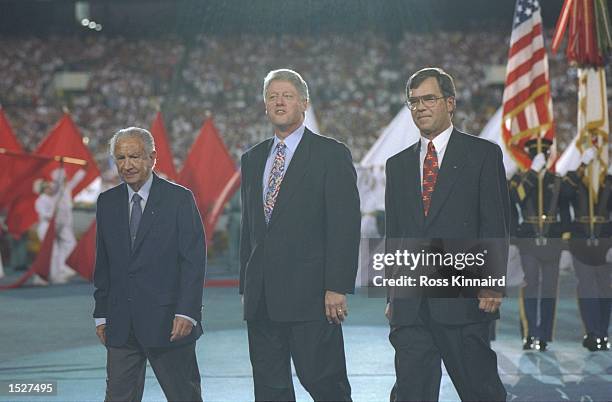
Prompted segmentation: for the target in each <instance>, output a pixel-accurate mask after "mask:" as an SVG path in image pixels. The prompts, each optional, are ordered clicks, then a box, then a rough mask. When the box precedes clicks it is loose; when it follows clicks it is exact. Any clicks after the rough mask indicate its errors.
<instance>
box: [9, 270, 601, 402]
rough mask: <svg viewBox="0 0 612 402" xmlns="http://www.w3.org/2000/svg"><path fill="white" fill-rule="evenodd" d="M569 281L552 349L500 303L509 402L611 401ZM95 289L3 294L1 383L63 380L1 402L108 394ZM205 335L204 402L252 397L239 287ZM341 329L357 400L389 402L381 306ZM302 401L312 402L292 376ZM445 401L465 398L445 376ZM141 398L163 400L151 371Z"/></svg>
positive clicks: (201, 351) (219, 299)
mask: <svg viewBox="0 0 612 402" xmlns="http://www.w3.org/2000/svg"><path fill="white" fill-rule="evenodd" d="M566 278H567V279H564V280H563V282H564V283H565V286H564V287H563V289H562V292H561V294H563V295H564V296H562V297H561V299H560V303H559V306H558V309H557V322H556V333H555V341H554V342H553V343H551V344H550V348H549V351H547V352H543V353H542V352H526V353H524V352H523V351H522V350H521V341H520V337H519V330H518V321H519V319H518V303H517V300H516V298H513V297H509V298H507V299H506V300H505V301H504V305H503V310H502V319H501V320H500V322H499V323H498V328H497V340H496V341H495V342H493V346H494V349H495V350H496V351H497V353H498V362H499V367H500V371H501V374H502V380H503V382H504V384H505V386H506V389H507V391H508V392H509V399H508V400H509V401H560V400H563V401H607V400H609V399H610V395H612V385H611V384H612V352H595V353H592V352H588V351H586V349H584V348H582V347H581V346H580V341H581V337H582V324H581V321H580V318H579V316H578V314H577V308H576V300H575V298H574V295H573V290H572V289H573V285H572V283H571V278H570V277H566ZM91 294H92V285H91V284H88V283H84V282H80V281H78V282H73V283H70V284H67V285H59V286H52V287H42V288H41V287H28V288H22V289H18V290H11V291H4V292H0V317H1V318H0V319H1V320H2V325H1V327H0V381H7V380H8V381H16V380H19V381H20V382H32V381H43V380H44V381H46V380H55V381H57V390H58V393H57V396H54V397H32V398H29V397H26V396H20V397H11V396H6V395H4V396H0V401H9V400H10V401H15V400H16V401H26V400H36V401H66V402H67V401H99V400H102V399H103V395H104V388H105V350H104V348H103V347H102V346H101V345H100V344H99V343H98V340H97V338H96V336H95V333H94V328H93V320H92V319H91V311H92V306H93V299H92V297H91ZM204 304H205V316H204V317H205V318H204V327H205V332H204V335H203V337H202V338H201V339H200V341H198V343H197V354H198V360H199V365H200V371H201V375H202V390H203V396H204V400H205V401H241V402H243V401H249V400H252V399H253V396H252V395H253V394H252V379H251V371H250V364H249V358H248V349H247V336H246V327H245V324H244V322H243V321H242V320H241V306H240V299H239V297H238V295H237V291H236V289H235V288H207V289H205V295H204ZM349 305H350V308H351V315H350V317H349V320H348V322H347V323H346V324H345V326H344V331H345V345H346V353H347V364H348V372H349V379H350V381H351V385H352V389H353V399H354V400H355V401H363V402H365V401H385V400H388V395H389V390H390V389H391V387H392V385H393V382H394V368H393V349H392V348H391V346H390V344H389V342H388V340H387V335H388V326H387V324H386V320H385V318H384V317H383V314H382V313H383V308H384V300H383V299H372V298H368V296H367V294H366V292H364V291H358V292H357V294H356V295H354V296H352V297H350V299H349ZM294 382H295V385H296V393H297V399H298V401H309V400H311V399H310V397H309V396H308V394H307V393H306V392H305V391H304V390H303V389H302V388H301V386H300V385H299V382H298V380H297V377H295V376H294ZM440 399H441V400H448V401H455V400H459V399H458V397H457V394H456V392H455V389H454V387H453V385H452V383H451V381H450V379H449V377H448V376H447V375H446V374H445V375H444V378H443V383H442V388H441V395H440ZM144 400H146V401H162V400H164V396H163V393H162V391H161V388H160V387H159V385H158V383H157V381H156V379H155V377H154V375H153V371H152V370H151V369H150V368H149V369H148V370H147V381H146V385H145V393H144Z"/></svg>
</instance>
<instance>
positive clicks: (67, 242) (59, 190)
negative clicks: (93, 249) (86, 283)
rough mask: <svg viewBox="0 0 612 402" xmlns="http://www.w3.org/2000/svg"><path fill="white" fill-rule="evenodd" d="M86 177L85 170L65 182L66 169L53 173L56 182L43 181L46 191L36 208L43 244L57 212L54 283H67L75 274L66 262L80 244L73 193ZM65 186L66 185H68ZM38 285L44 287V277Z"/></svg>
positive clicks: (43, 189)
mask: <svg viewBox="0 0 612 402" xmlns="http://www.w3.org/2000/svg"><path fill="white" fill-rule="evenodd" d="M83 177H85V171H84V170H82V169H80V170H78V171H77V172H76V173H75V174H74V175H73V176H72V179H70V181H68V182H67V183H65V180H66V172H65V171H64V169H63V168H60V169H55V170H54V171H53V172H51V178H52V181H45V182H42V191H41V193H40V196H39V197H38V198H37V199H36V203H35V209H36V212H37V213H38V218H39V223H38V228H37V233H38V238H39V239H40V241H41V242H42V241H43V239H44V238H45V234H46V233H47V229H48V228H49V223H50V222H51V219H52V218H53V214H54V212H55V211H56V209H57V212H56V213H55V240H54V242H53V251H52V253H51V267H50V269H49V280H50V282H51V283H66V282H67V281H68V279H69V278H70V277H71V276H74V274H75V272H74V270H73V269H72V268H70V267H69V266H68V265H66V259H67V258H68V256H69V255H70V253H71V252H72V250H73V249H74V247H75V245H76V239H75V237H74V229H73V227H72V190H73V189H74V188H75V187H76V186H77V185H78V184H79V182H80V181H81V180H82V179H83ZM64 183H65V184H64ZM35 283H37V284H41V279H40V278H35Z"/></svg>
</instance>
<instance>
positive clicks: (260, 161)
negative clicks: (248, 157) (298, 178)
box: [243, 137, 274, 238]
mask: <svg viewBox="0 0 612 402" xmlns="http://www.w3.org/2000/svg"><path fill="white" fill-rule="evenodd" d="M272 144H274V137H273V138H270V139H269V140H267V144H266V145H265V146H263V147H261V148H260V151H259V152H258V153H257V154H255V155H254V157H255V158H254V159H255V182H254V184H253V186H251V199H252V200H255V203H254V207H253V210H252V211H251V212H252V213H253V216H254V226H255V233H256V236H257V238H259V237H261V236H263V234H264V233H265V232H266V217H265V215H264V206H263V177H264V171H265V169H266V161H267V160H268V156H269V155H270V150H271V148H272ZM243 208H246V206H243Z"/></svg>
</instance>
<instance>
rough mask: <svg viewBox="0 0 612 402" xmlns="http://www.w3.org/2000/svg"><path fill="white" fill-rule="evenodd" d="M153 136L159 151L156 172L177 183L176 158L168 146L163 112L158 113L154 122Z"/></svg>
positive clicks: (152, 127) (156, 148) (152, 126)
mask: <svg viewBox="0 0 612 402" xmlns="http://www.w3.org/2000/svg"><path fill="white" fill-rule="evenodd" d="M151 134H152V135H153V139H154V140H155V150H156V151H157V161H156V162H155V171H156V172H158V173H161V174H162V175H163V176H165V177H167V178H168V179H170V180H172V181H176V179H177V177H178V174H177V173H176V169H175V168H174V158H173V157H172V151H171V149H170V146H169V145H168V134H167V133H166V128H165V126H164V119H163V117H162V114H161V112H157V115H156V116H155V120H153V124H152V125H151Z"/></svg>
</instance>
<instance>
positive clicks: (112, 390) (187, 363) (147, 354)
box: [104, 332, 202, 402]
mask: <svg viewBox="0 0 612 402" xmlns="http://www.w3.org/2000/svg"><path fill="white" fill-rule="evenodd" d="M106 356H107V357H106V358H107V361H106V374H107V378H106V397H105V398H104V399H105V401H122V402H125V401H130V402H131V401H141V400H142V394H143V391H144V382H145V371H146V367H147V359H148V360H149V363H150V364H151V367H152V368H153V371H154V372H155V377H157V380H158V381H159V384H160V385H161V388H162V390H163V391H164V395H165V396H166V399H168V400H169V401H202V396H201V389H200V372H199V370H198V362H197V361H196V354H195V342H192V343H189V344H187V345H183V346H178V347H173V348H143V347H142V346H141V345H140V344H139V343H138V340H137V339H136V337H135V336H134V333H133V332H132V333H130V336H129V338H128V341H127V343H126V344H125V345H124V346H122V347H118V348H117V347H110V346H109V347H107V355H106Z"/></svg>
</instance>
